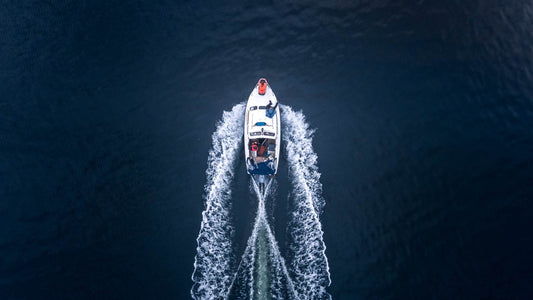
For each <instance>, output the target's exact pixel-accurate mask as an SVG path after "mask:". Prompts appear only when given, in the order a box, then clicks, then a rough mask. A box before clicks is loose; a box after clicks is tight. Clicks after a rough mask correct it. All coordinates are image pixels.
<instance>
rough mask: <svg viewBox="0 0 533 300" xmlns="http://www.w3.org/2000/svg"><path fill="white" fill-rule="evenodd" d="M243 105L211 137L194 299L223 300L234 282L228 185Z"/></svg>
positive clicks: (239, 141) (225, 117) (238, 143)
mask: <svg viewBox="0 0 533 300" xmlns="http://www.w3.org/2000/svg"><path fill="white" fill-rule="evenodd" d="M244 109H245V105H244V104H243V103H240V104H237V105H235V106H234V107H233V108H232V110H231V111H229V112H226V111H225V112H224V113H223V116H222V120H220V121H219V122H218V123H217V126H216V127H217V128H216V131H215V132H214V133H213V135H212V138H211V139H212V145H213V148H212V149H211V151H210V152H209V158H208V164H207V165H208V166H207V170H206V175H207V183H206V185H205V188H204V190H205V194H204V199H205V208H204V211H203V212H202V223H201V225H200V232H199V234H198V238H197V239H196V242H197V244H198V246H197V248H196V251H197V253H196V256H195V261H194V272H193V274H192V280H193V282H194V284H193V286H192V289H191V296H192V298H193V299H221V298H225V297H226V295H227V293H228V290H229V287H230V285H231V280H232V279H233V272H232V263H233V261H234V257H233V256H232V235H233V226H232V224H231V218H230V211H231V189H230V186H231V181H232V180H233V176H234V167H235V162H236V160H237V158H238V156H239V155H238V154H239V153H240V152H239V151H240V150H241V148H242V136H243V126H244V120H243V119H244V118H243V116H244Z"/></svg>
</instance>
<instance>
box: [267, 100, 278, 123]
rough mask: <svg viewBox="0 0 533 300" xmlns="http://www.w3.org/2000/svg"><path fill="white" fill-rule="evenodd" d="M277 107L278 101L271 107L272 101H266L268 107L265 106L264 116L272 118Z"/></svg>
mask: <svg viewBox="0 0 533 300" xmlns="http://www.w3.org/2000/svg"><path fill="white" fill-rule="evenodd" d="M277 107H278V101H276V105H274V107H272V101H271V100H268V105H267V106H266V116H267V117H269V118H271V119H272V117H274V115H275V114H276V108H277Z"/></svg>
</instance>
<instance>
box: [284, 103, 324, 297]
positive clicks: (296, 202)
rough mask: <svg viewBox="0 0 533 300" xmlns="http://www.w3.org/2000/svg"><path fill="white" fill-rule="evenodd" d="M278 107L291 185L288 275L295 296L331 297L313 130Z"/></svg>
mask: <svg viewBox="0 0 533 300" xmlns="http://www.w3.org/2000/svg"><path fill="white" fill-rule="evenodd" d="M281 109H282V113H281V118H282V124H283V125H284V126H283V127H282V138H283V141H284V142H285V148H286V152H287V161H288V164H289V176H290V180H291V183H292V186H293V190H292V195H291V198H292V200H293V202H292V203H293V207H294V209H293V211H292V214H291V216H290V221H289V232H290V242H289V251H290V254H291V260H290V261H291V263H290V266H289V274H290V275H291V278H292V279H293V280H294V287H295V289H296V293H297V298H298V299H331V295H329V294H328V292H327V291H326V288H327V287H328V286H329V285H330V284H331V278H330V273H329V265H328V259H327V256H326V252H325V251H326V245H325V243H324V240H323V235H324V233H323V231H322V224H321V223H320V219H319V215H320V213H321V212H322V209H323V207H324V204H325V201H324V199H323V197H322V184H321V183H320V172H319V171H318V165H317V163H318V156H317V154H316V153H315V152H314V150H313V145H312V139H313V133H314V131H313V130H311V129H309V124H307V123H306V121H305V116H304V114H303V113H302V112H295V111H293V110H292V108H291V107H290V106H287V105H281Z"/></svg>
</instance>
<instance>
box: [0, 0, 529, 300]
mask: <svg viewBox="0 0 533 300" xmlns="http://www.w3.org/2000/svg"><path fill="white" fill-rule="evenodd" d="M531 28H533V5H532V4H531V3H529V2H527V1H511V2H508V1H492V0H491V1H468V3H462V2H458V1H447V2H443V1H419V2H418V3H413V2H411V1H352V2H351V3H350V2H346V3H345V2H343V1H329V2H328V1H324V2H320V4H317V3H315V1H300V2H294V3H290V4H287V3H285V2H282V1H280V2H276V1H274V2H269V1H267V2H250V3H248V4H245V5H241V4H238V3H230V4H225V5H222V4H219V3H218V1H212V2H208V1H196V2H171V1H133V2H124V1H76V2H74V1H40V2H37V1H15V2H12V3H7V2H6V3H3V4H1V5H0V298H2V299H170V298H175V299H184V298H188V297H190V289H191V286H192V281H191V274H192V271H193V262H194V256H195V254H196V246H197V245H196V236H197V234H198V230H199V226H200V221H201V212H202V209H203V200H202V199H203V198H202V195H203V193H204V190H203V187H204V184H205V183H206V178H205V169H206V160H207V154H208V151H209V148H210V147H211V134H212V132H213V131H214V130H215V125H216V121H217V120H218V119H220V117H221V114H222V111H223V110H229V109H231V108H232V107H233V106H234V105H235V104H237V103H239V102H241V101H244V100H246V98H247V97H248V95H249V93H250V91H251V89H252V87H253V85H254V84H255V83H256V81H257V79H258V78H259V77H263V76H264V77H266V78H267V79H268V80H269V83H270V84H271V86H272V88H273V89H274V91H275V92H276V95H277V96H278V99H279V100H280V101H281V102H282V103H284V104H286V105H290V106H292V107H293V108H294V109H302V110H303V112H304V113H305V115H306V116H307V121H308V122H309V123H310V124H311V126H312V127H313V128H316V129H317V131H316V133H315V137H314V140H313V143H314V148H315V151H316V153H317V154H318V156H319V167H320V172H321V173H322V177H321V182H322V184H323V196H324V198H325V199H326V206H325V210H324V213H323V214H322V216H321V219H322V226H323V229H324V240H325V243H326V246H327V250H326V254H327V257H328V260H329V266H330V272H331V280H332V284H331V286H330V287H329V289H328V290H329V292H330V294H331V295H332V296H333V298H334V299H530V298H531V297H532V295H533V288H532V287H533V285H532V284H531V282H533V258H532V257H531V253H533V241H532V234H531V232H530V229H531V224H532V221H531V220H533V209H532V206H533V205H532V204H531V202H530V201H531V200H532V199H533V175H532V172H533V131H532V129H533V31H532V30H531ZM241 167H242V165H241ZM280 167H281V168H283V166H280ZM285 168H286V167H285ZM241 171H242V172H241V173H239V172H240V171H237V173H238V175H237V176H236V183H243V184H242V185H244V187H239V186H237V184H236V189H237V191H236V194H239V193H241V192H239V190H244V191H246V190H247V189H248V182H247V181H246V175H245V173H244V172H245V170H244V168H242V170H241ZM281 172H286V171H281ZM279 184H280V187H279V189H280V192H283V191H284V184H285V185H287V183H283V182H280V183H279ZM241 194H242V193H241ZM241 201H248V199H241ZM246 205H249V206H250V207H253V204H242V203H241V206H246ZM284 207H285V206H284V204H279V206H278V209H279V210H282V209H283V208H284ZM243 213H244V212H243ZM247 213H248V214H249V215H248V216H243V215H236V216H235V218H236V220H237V221H236V223H237V224H238V225H239V226H241V227H246V228H248V229H243V232H244V231H246V230H249V226H250V224H249V219H250V215H251V214H252V212H247ZM247 226H248V227H247ZM276 234H277V235H278V236H277V237H278V239H279V241H280V248H281V251H282V252H283V251H284V249H285V248H286V238H285V237H284V232H283V228H278V229H277V231H276ZM237 238H238V239H239V240H238V241H236V243H237V244H240V245H242V244H243V243H245V241H246V235H245V234H243V235H242V237H239V236H238V237H237Z"/></svg>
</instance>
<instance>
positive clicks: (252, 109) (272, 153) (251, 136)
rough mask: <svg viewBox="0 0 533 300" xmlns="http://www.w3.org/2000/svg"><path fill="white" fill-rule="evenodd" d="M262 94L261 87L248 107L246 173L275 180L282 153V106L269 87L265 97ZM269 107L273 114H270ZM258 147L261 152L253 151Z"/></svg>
mask: <svg viewBox="0 0 533 300" xmlns="http://www.w3.org/2000/svg"><path fill="white" fill-rule="evenodd" d="M260 81H261V80H260ZM265 82H266V80H265ZM259 90H260V83H258V84H257V85H256V86H255V88H254V89H253V91H252V93H251V94H250V97H248V103H247V104H246V113H245V120H244V153H245V159H246V169H247V172H248V174H250V175H270V176H274V175H275V174H276V173H277V172H278V165H279V155H280V149H281V147H280V146H281V127H280V125H281V124H280V111H279V105H278V100H277V98H276V95H275V94H274V92H273V91H272V89H271V88H270V86H269V85H268V84H267V86H266V90H265V92H264V94H260V93H259ZM269 103H270V104H271V106H270V107H271V108H270V111H268V110H267V108H268V107H269V106H268V105H269ZM273 112H275V113H274V115H273V116H272V117H269V116H268V113H273ZM254 143H256V145H257V148H256V149H257V151H253V150H254V146H253V145H254Z"/></svg>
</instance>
